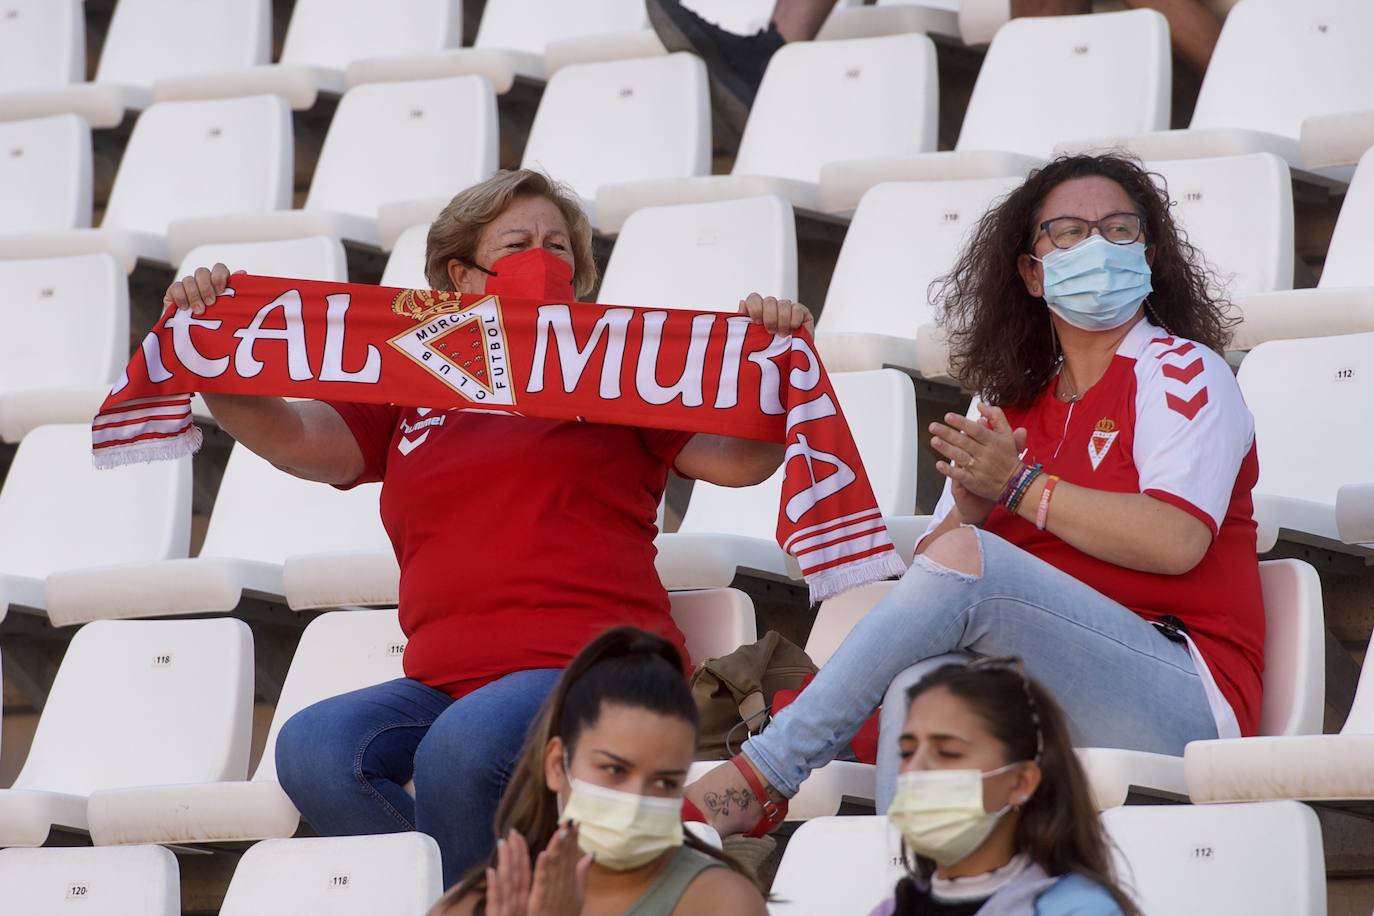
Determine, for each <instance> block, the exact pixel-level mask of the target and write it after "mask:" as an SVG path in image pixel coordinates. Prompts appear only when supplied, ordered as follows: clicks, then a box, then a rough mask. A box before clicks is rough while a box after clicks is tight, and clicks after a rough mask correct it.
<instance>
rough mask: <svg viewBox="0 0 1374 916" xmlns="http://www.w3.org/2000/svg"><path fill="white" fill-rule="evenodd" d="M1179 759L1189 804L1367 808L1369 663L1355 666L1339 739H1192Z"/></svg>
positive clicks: (1371, 728)
mask: <svg viewBox="0 0 1374 916" xmlns="http://www.w3.org/2000/svg"><path fill="white" fill-rule="evenodd" d="M1183 757H1184V762H1185V768H1186V772H1187V778H1188V794H1189V795H1190V796H1191V797H1192V799H1193V801H1194V802H1199V803H1210V802H1236V801H1263V800H1266V799H1284V798H1292V799H1299V800H1301V801H1310V802H1321V803H1323V804H1326V805H1333V804H1339V803H1341V802H1350V803H1356V804H1358V805H1360V806H1362V807H1365V808H1367V807H1368V806H1369V804H1370V802H1374V665H1365V666H1363V667H1362V668H1361V670H1360V683H1359V686H1358V687H1357V688H1356V691H1355V702H1354V703H1353V704H1352V705H1351V707H1350V714H1349V715H1348V716H1347V717H1346V720H1345V724H1344V725H1343V726H1342V727H1341V731H1340V733H1339V734H1336V735H1321V734H1310V733H1309V734H1298V735H1292V734H1289V735H1285V736H1282V737H1278V736H1275V737H1258V738H1234V739H1231V740H1226V741H1194V742H1192V743H1191V744H1189V745H1188V747H1187V748H1186V749H1185V750H1184V753H1183Z"/></svg>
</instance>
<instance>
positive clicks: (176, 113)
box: [101, 95, 293, 235]
mask: <svg viewBox="0 0 1374 916" xmlns="http://www.w3.org/2000/svg"><path fill="white" fill-rule="evenodd" d="M291 137H292V135H291V109H290V108H289V106H287V104H286V102H285V101H284V100H282V99H281V98H278V97H277V96H273V95H259V96H251V97H248V98H238V99H218V100H214V101H208V102H159V103H157V104H155V105H152V106H150V107H149V108H148V110H146V111H144V112H143V114H142V115H140V116H139V119H138V121H137V123H135V124H134V129H133V133H132V134H131V135H130V136H129V144H128V146H127V147H125V150H124V158H123V159H122V160H121V161H120V164H119V173H118V174H117V175H115V180H114V185H113V186H112V187H111V189H110V202H109V206H107V207H106V209H105V219H104V222H103V223H102V224H101V225H102V226H105V227H107V228H114V229H131V230H135V231H138V232H148V233H152V234H154V235H165V234H166V232H167V224H168V223H171V222H172V221H173V220H178V219H191V218H194V217H199V216H220V215H225V214H231V213H260V212H262V211H264V210H277V209H282V208H284V207H287V206H289V205H290V203H291V184H292V180H293V171H292V159H291V156H292V139H291Z"/></svg>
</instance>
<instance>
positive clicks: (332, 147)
mask: <svg viewBox="0 0 1374 916" xmlns="http://www.w3.org/2000/svg"><path fill="white" fill-rule="evenodd" d="M496 155H497V139H496V96H495V95H493V94H492V91H491V86H490V84H488V83H487V81H486V80H484V79H482V78H481V77H463V78H454V79H442V80H425V81H420V82H404V83H387V84H385V85H371V86H359V87H357V88H355V89H351V90H349V91H348V93H347V94H346V95H345V96H344V97H343V99H342V101H340V102H339V108H338V111H337V112H335V114H334V120H333V121H332V122H331V123H330V125H329V134H328V135H327V136H326V137H325V141H324V146H323V147H322V148H321V150H320V158H319V162H318V163H317V164H316V166H315V177H314V178H313V179H312V181H311V183H310V193H309V194H308V195H307V196H306V198H305V205H304V207H303V208H302V209H300V210H280V209H279V210H274V211H270V212H266V208H263V210H262V211H260V212H256V213H252V212H243V211H240V212H239V213H237V214H234V213H228V214H226V215H223V216H220V215H219V214H205V218H199V219H197V218H191V219H186V220H183V221H181V222H178V223H176V224H174V225H173V226H172V227H171V229H170V230H169V233H168V235H169V244H170V247H171V251H172V254H173V256H174V257H175V258H176V259H177V260H180V259H181V257H182V256H183V255H184V253H185V252H186V251H189V250H190V249H191V248H193V247H195V246H196V245H200V244H204V243H206V242H242V241H266V240H270V239H284V238H301V237H303V236H309V235H333V236H339V237H342V238H343V239H345V240H347V241H351V242H356V243H359V244H362V245H368V246H371V247H374V248H376V247H380V245H381V236H380V234H379V232H378V227H377V217H378V209H379V208H380V207H381V206H382V205H384V204H388V203H394V202H398V201H407V200H411V199H414V198H432V197H440V196H441V197H443V198H444V200H445V202H447V200H448V199H449V198H450V197H452V196H453V195H454V194H455V193H457V192H458V191H461V190H462V189H463V188H466V187H468V186H469V185H472V184H476V183H477V182H479V181H482V180H484V179H486V178H488V177H490V176H491V174H492V173H493V172H495V171H496Z"/></svg>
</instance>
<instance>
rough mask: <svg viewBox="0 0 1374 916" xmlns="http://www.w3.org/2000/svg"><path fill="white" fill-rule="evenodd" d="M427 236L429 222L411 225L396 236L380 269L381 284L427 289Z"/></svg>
mask: <svg viewBox="0 0 1374 916" xmlns="http://www.w3.org/2000/svg"><path fill="white" fill-rule="evenodd" d="M428 238H429V224H428V223H421V224H419V225H415V226H411V227H410V228H409V229H407V230H406V231H405V232H402V233H401V234H400V235H399V236H398V237H397V238H396V244H395V245H392V246H391V255H390V256H389V257H388V258H387V259H386V270H384V271H382V281H381V282H382V286H395V287H399V288H400V289H428V288H429V281H428V280H426V279H425V242H426V240H427V239H428Z"/></svg>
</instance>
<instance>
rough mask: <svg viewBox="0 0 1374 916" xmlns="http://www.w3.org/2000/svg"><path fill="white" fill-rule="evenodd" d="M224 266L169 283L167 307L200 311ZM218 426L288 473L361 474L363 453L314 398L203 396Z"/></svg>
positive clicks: (345, 479)
mask: <svg viewBox="0 0 1374 916" xmlns="http://www.w3.org/2000/svg"><path fill="white" fill-rule="evenodd" d="M230 276H231V275H230V273H229V268H227V267H225V266H224V265H223V264H216V265H215V266H214V267H213V268H205V267H202V268H200V269H199V270H197V271H196V272H195V273H194V274H192V275H191V276H188V277H185V278H183V279H182V280H180V281H178V282H175V283H173V284H172V285H171V286H169V287H168V288H167V293H166V295H165V296H164V297H163V302H164V304H166V305H175V306H176V307H177V308H179V309H186V310H188V311H190V312H191V313H192V314H193V315H203V314H204V313H205V310H206V309H207V308H210V307H211V306H213V305H214V302H215V297H216V296H217V295H218V294H220V293H222V292H224V288H225V286H226V285H227V284H228V282H229V277H230ZM204 397H205V404H206V406H208V407H209V408H210V413H211V414H213V415H214V418H215V421H216V422H217V423H219V425H220V428H221V429H223V430H224V431H225V432H227V433H228V434H229V435H231V436H233V437H234V439H235V440H236V441H238V442H240V443H242V444H243V446H244V447H245V448H247V449H249V450H250V451H253V452H255V453H257V454H259V455H261V456H262V457H263V458H265V459H267V460H268V461H270V462H271V463H272V464H274V465H276V466H277V467H279V468H281V469H282V470H283V471H286V472H287V473H289V474H294V475H295V476H297V477H303V478H305V479H306V480H317V481H319V482H321V483H333V484H344V483H352V482H353V481H354V480H357V479H358V475H359V474H361V473H362V472H363V453H362V450H361V449H359V448H358V443H357V441H356V440H355V439H354V438H353V433H352V432H351V431H349V428H348V424H346V423H344V421H343V418H342V417H340V416H339V414H338V412H337V411H335V410H334V408H332V407H330V406H329V405H327V404H321V403H319V402H317V401H295V402H291V401H286V400H284V399H282V398H275V397H250V396H247V395H234V394H207V395H205V396H204Z"/></svg>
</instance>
